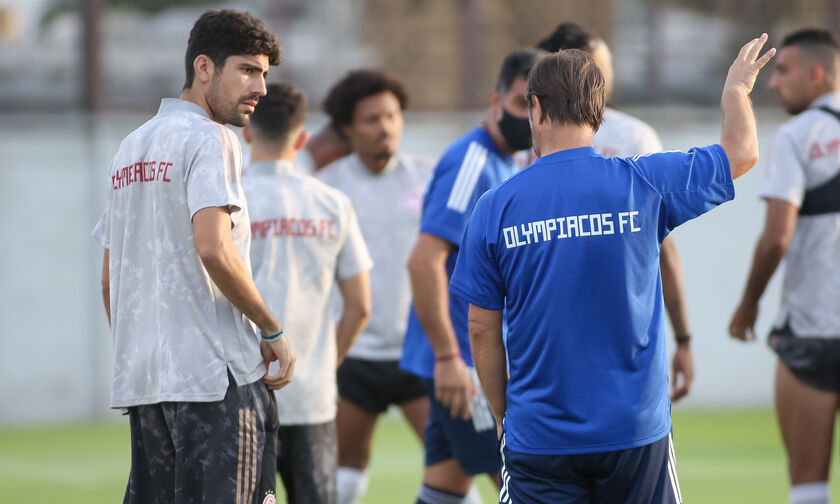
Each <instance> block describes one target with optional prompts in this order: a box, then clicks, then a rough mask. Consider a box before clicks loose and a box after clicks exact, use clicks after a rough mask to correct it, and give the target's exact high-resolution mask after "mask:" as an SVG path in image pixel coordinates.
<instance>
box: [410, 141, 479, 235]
mask: <svg viewBox="0 0 840 504" xmlns="http://www.w3.org/2000/svg"><path fill="white" fill-rule="evenodd" d="M453 154H454V153H448V154H446V155H444V156H443V157H442V158H441V160H440V161H439V162H438V164H437V166H436V167H435V170H434V172H433V173H432V179H431V181H430V182H429V186H428V189H427V191H426V196H425V197H424V199H423V216H422V220H421V222H420V232H421V233H428V234H432V235H435V236H437V237H439V238H443V239H444V240H446V241H448V242H449V243H452V244H453V245H455V246H458V245H460V243H461V237H462V236H463V235H464V229H465V228H466V227H467V222H468V221H469V219H470V214H471V213H472V210H473V208H474V207H475V203H476V201H478V198H479V197H480V196H481V194H482V193H483V192H484V190H486V189H487V187H485V186H486V185H487V184H486V181H484V178H485V177H484V174H483V171H484V165H485V164H486V163H487V149H486V148H485V147H484V146H482V145H481V144H479V143H478V142H472V143H471V144H470V146H469V148H468V149H467V152H466V154H465V155H464V156H460V155H457V154H455V155H453Z"/></svg>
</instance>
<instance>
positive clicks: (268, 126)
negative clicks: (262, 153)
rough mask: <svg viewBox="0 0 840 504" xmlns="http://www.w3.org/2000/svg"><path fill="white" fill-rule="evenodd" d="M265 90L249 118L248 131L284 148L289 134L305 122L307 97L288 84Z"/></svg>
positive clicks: (268, 86)
mask: <svg viewBox="0 0 840 504" xmlns="http://www.w3.org/2000/svg"><path fill="white" fill-rule="evenodd" d="M265 89H266V95H265V96H263V97H262V98H260V101H259V102H258V103H257V106H256V107H254V113H253V114H251V121H250V125H251V129H253V130H254V134H255V135H256V136H257V137H258V138H260V139H263V140H267V141H270V142H276V143H277V144H279V145H285V144H286V142H288V141H289V134H290V133H291V132H292V131H294V129H295V128H298V127H300V126H302V125H303V123H304V121H306V106H307V101H306V97H305V96H304V95H303V93H301V92H300V90H299V89H297V88H296V87H294V86H292V85H290V84H269V85H267V86H266V88H265Z"/></svg>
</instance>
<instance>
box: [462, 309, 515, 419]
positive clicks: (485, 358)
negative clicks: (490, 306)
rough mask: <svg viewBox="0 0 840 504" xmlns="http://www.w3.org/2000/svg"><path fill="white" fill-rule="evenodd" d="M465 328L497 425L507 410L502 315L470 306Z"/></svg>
mask: <svg viewBox="0 0 840 504" xmlns="http://www.w3.org/2000/svg"><path fill="white" fill-rule="evenodd" d="M469 327H470V329H469V331H470V344H471V345H472V352H473V362H474V364H475V370H476V372H477V373H478V379H479V380H480V381H481V387H482V389H484V395H485V396H486V397H487V401H488V402H489V403H490V408H491V409H492V411H493V416H495V417H496V420H497V421H501V419H502V418H503V417H504V415H505V409H506V407H507V402H506V399H505V391H506V388H507V381H508V376H507V362H506V359H505V346H504V342H503V340H502V312H501V311H493V310H485V309H483V308H479V307H477V306H474V305H470V314H469Z"/></svg>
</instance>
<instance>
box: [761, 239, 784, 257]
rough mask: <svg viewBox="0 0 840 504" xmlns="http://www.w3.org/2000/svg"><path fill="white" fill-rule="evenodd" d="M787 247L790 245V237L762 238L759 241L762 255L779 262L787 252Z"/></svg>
mask: <svg viewBox="0 0 840 504" xmlns="http://www.w3.org/2000/svg"><path fill="white" fill-rule="evenodd" d="M788 245H790V237H787V236H766V235H765V236H763V237H762V239H761V248H762V250H763V252H764V255H767V256H769V257H772V258H773V259H776V260H780V259H781V258H782V257H784V255H785V252H787V248H788Z"/></svg>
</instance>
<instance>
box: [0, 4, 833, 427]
mask: <svg viewBox="0 0 840 504" xmlns="http://www.w3.org/2000/svg"><path fill="white" fill-rule="evenodd" d="M222 6H223V7H232V8H241V9H246V10H249V11H251V12H252V13H254V14H255V15H257V16H258V17H260V18H261V19H263V20H264V21H265V22H266V23H267V24H268V25H269V26H270V27H271V28H272V29H273V30H274V31H275V33H276V34H277V35H278V37H279V38H280V40H281V42H282V44H283V63H282V64H281V65H280V66H279V67H277V68H272V69H271V71H270V75H269V80H284V81H288V82H291V83H293V84H295V85H296V86H298V87H300V88H302V89H303V90H304V91H305V92H306V93H307V94H308V95H309V96H310V100H311V103H312V108H313V110H314V112H313V113H312V114H311V116H310V119H309V124H310V126H311V127H312V128H313V129H317V128H318V127H320V126H321V125H322V124H324V122H325V119H324V117H323V115H322V114H320V113H318V112H317V110H318V107H319V103H320V100H321V99H322V98H323V96H324V94H325V93H326V91H327V89H328V88H329V86H330V85H331V84H332V83H333V82H334V81H335V80H336V79H338V78H339V77H340V76H341V75H342V74H343V73H344V72H345V71H346V70H348V69H351V68H357V67H360V66H367V67H379V68H382V69H385V70H387V71H389V72H391V73H393V74H395V75H397V76H398V77H400V78H402V79H403V80H404V82H405V83H406V85H407V87H408V89H409V91H410V93H411V110H410V112H409V114H408V115H407V119H406V132H405V139H404V142H403V149H404V150H405V151H407V152H411V153H415V154H422V155H426V156H429V157H436V156H438V155H439V154H440V153H441V152H442V151H443V149H444V148H445V147H446V145H447V144H448V143H449V142H451V141H452V140H454V139H455V138H457V137H458V136H459V135H461V134H463V133H464V132H465V131H466V130H467V129H469V128H470V127H472V126H473V125H475V124H477V122H478V121H479V120H480V118H481V115H480V110H481V109H482V108H483V107H484V105H485V104H486V97H487V93H488V92H489V91H490V90H491V89H492V87H493V84H494V80H495V73H496V71H497V68H498V65H499V63H500V62H501V59H502V58H503V56H504V54H505V53H506V52H508V51H510V50H512V49H514V48H516V47H519V46H533V45H534V44H535V43H536V42H537V41H538V40H539V39H540V38H542V37H543V36H544V35H546V34H548V32H550V31H551V30H552V29H553V27H554V26H555V25H556V24H557V23H559V22H561V21H567V20H571V21H576V22H579V23H582V24H584V25H586V26H588V27H589V28H591V29H593V30H594V31H596V32H597V33H599V34H601V35H602V36H603V37H604V38H605V39H606V40H607V41H608V43H609V44H610V45H611V47H612V50H613V57H614V64H615V71H616V93H615V96H614V99H613V101H614V103H615V105H616V106H618V107H619V108H622V109H626V110H627V111H629V112H630V113H633V114H635V115H637V116H639V117H640V118H642V119H644V120H646V121H648V122H650V123H651V124H652V125H653V126H654V128H655V129H656V130H657V131H658V132H659V134H660V136H661V137H662V141H663V144H664V146H665V148H669V149H688V148H690V147H691V146H693V145H699V144H704V145H705V144H709V143H713V142H715V141H717V138H718V134H719V120H720V115H719V112H718V108H717V103H718V100H719V92H720V89H721V86H722V83H723V79H724V76H725V74H726V69H727V68H728V66H729V64H730V62H731V59H732V58H733V57H734V55H735V53H736V51H737V49H738V47H740V45H741V44H743V43H744V42H745V41H746V40H748V39H750V38H752V37H754V36H757V35H758V34H759V33H761V32H762V31H766V32H768V33H769V34H770V39H771V43H772V42H773V41H775V42H778V41H779V40H780V38H781V36H783V35H784V33H786V32H787V31H789V30H792V29H795V28H798V27H803V26H822V27H826V28H831V29H834V30H835V31H836V28H837V27H838V24H840V2H839V1H836V0H798V1H796V2H790V1H783V0H762V1H759V0H744V1H741V2H728V1H724V0H713V1H700V0H681V1H678V0H673V1H666V0H624V1H620V0H589V1H558V0H517V1H515V2H513V1H509V0H273V1H270V0H251V1H239V2H218V1H215V2H214V1H199V0H179V1H175V0H172V1H167V0H134V1H129V0H0V201H2V202H3V203H5V205H4V206H5V212H4V217H5V218H4V219H3V223H4V232H3V238H2V247H0V342H2V345H0V422H15V423H19V422H31V421H38V422H54V421H64V420H73V419H88V418H94V417H99V416H104V415H108V414H113V413H109V412H108V409H107V399H108V393H109V390H110V369H111V365H112V363H111V354H110V347H111V344H110V339H109V338H110V337H109V335H108V332H107V329H106V325H105V317H104V313H103V310H102V307H101V300H100V294H99V276H100V267H101V253H102V251H101V249H100V248H99V247H98V245H96V243H95V242H94V241H93V240H92V239H91V238H90V237H89V233H90V230H91V229H92V228H93V225H94V224H95V222H96V220H97V219H98V217H99V214H100V213H101V211H102V208H103V207H104V200H105V196H106V177H105V173H106V172H107V167H108V163H109V161H110V158H111V156H112V155H113V154H114V152H115V151H116V149H117V147H118V145H119V142H120V140H121V139H122V138H123V137H124V136H125V135H126V134H128V133H129V132H130V131H131V130H133V129H134V128H136V127H137V126H138V125H139V124H141V123H142V122H143V121H144V120H146V119H147V118H148V117H150V116H151V115H153V114H154V112H155V111H156V108H157V105H158V103H159V100H160V99H161V98H162V97H167V96H177V94H178V93H179V92H180V90H181V86H182V85H183V79H184V70H183V67H184V62H183V57H184V51H185V48H186V41H187V37H188V33H189V29H190V28H191V26H192V24H193V22H194V21H195V19H196V18H197V17H198V16H199V15H200V13H201V12H202V11H203V10H205V9H207V8H213V7H222ZM768 75H769V71H765V73H764V75H763V76H762V78H761V79H760V81H759V85H758V87H757V89H756V92H755V93H754V100H755V102H756V103H757V105H758V109H757V115H758V118H759V134H760V137H761V138H760V140H761V148H762V153H763V154H764V153H766V152H767V147H768V145H769V143H770V141H771V138H772V134H773V132H774V130H775V128H776V127H778V125H779V124H780V123H781V122H782V121H784V120H785V116H784V114H783V113H781V112H780V111H779V110H778V109H777V107H775V105H774V103H773V100H772V96H771V95H770V93H768V92H767V90H766V86H765V83H766V79H767V77H768ZM762 168H763V162H760V164H759V166H758V167H757V168H756V169H755V170H754V171H753V172H751V173H750V174H749V175H747V176H746V177H744V178H743V179H741V180H739V181H738V183H737V184H736V188H737V191H738V198H737V199H736V201H735V202H733V203H729V204H727V205H725V206H724V207H722V208H721V209H719V210H717V211H715V212H712V213H711V214H709V215H707V216H704V217H703V218H702V219H699V220H698V221H696V222H692V223H689V224H687V225H686V226H685V227H684V229H683V228H680V229H679V230H677V231H676V232H675V237H676V239H677V243H678V245H679V247H680V251H681V254H682V258H683V263H684V269H685V276H686V294H687V300H688V310H689V317H690V324H691V327H692V330H693V332H694V336H695V339H694V351H695V359H696V365H697V380H696V383H695V388H694V391H693V393H692V395H691V396H690V397H689V399H687V400H686V401H685V407H698V408H702V407H719V406H731V407H744V406H766V405H768V404H769V403H770V400H771V390H772V384H771V376H772V367H773V364H774V358H773V356H772V354H771V353H770V351H769V350H767V349H766V347H765V346H764V345H763V343H759V344H757V345H752V346H748V345H740V344H736V343H733V342H731V341H730V340H729V339H728V337H727V335H726V327H727V324H728V321H729V317H730V315H731V313H732V310H733V309H734V307H735V303H736V302H737V300H738V298H739V296H740V291H741V289H742V288H743V283H744V281H745V278H746V273H747V271H746V269H747V267H748V266H749V262H750V259H751V255H752V248H753V246H754V243H755V240H756V238H757V236H758V233H759V232H760V230H761V226H762V224H763V212H764V206H763V204H762V203H761V202H760V201H759V200H758V198H757V187H758V183H759V182H760V179H761V170H762ZM778 277H779V275H778V274H777V277H776V279H774V282H773V283H772V284H771V288H770V290H769V292H768V294H767V295H766V296H765V299H764V301H763V303H762V313H761V317H760V319H759V324H758V333H759V335H760V337H761V338H763V337H764V335H765V334H766V332H767V330H768V328H769V325H770V323H771V321H772V318H773V315H774V312H775V310H776V306H777V301H778V288H779V285H778V284H779V280H778Z"/></svg>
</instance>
